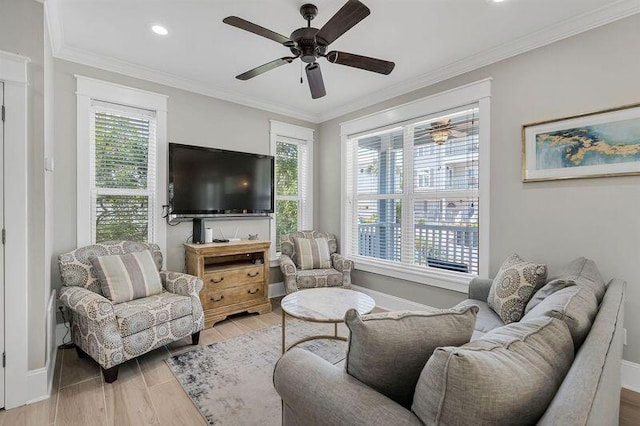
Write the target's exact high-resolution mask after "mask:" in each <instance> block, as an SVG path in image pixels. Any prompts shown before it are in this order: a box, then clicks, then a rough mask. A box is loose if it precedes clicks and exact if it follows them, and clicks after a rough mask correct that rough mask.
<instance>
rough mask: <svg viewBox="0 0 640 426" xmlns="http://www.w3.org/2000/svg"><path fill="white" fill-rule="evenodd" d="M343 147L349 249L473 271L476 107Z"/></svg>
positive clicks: (405, 125)
mask: <svg viewBox="0 0 640 426" xmlns="http://www.w3.org/2000/svg"><path fill="white" fill-rule="evenodd" d="M347 143H348V146H347V149H346V158H345V165H346V177H345V185H346V188H345V195H346V198H347V199H346V201H347V204H346V206H345V208H346V218H347V220H350V221H351V223H350V226H348V227H347V229H349V230H350V232H349V234H350V235H349V239H348V240H349V241H350V247H349V252H350V253H352V254H356V255H359V256H364V257H370V258H375V259H380V260H383V261H388V262H399V263H404V264H411V265H416V266H423V267H427V268H429V267H431V268H438V269H446V270H453V271H459V272H468V273H473V274H477V273H478V269H479V254H478V253H479V244H478V243H479V220H478V217H479V214H478V211H479V210H478V208H479V202H480V199H479V181H478V175H479V149H480V147H479V109H478V106H477V105H471V106H467V107H463V108H457V109H455V110H450V111H447V112H443V113H440V114H435V115H432V116H429V117H425V118H419V119H414V120H410V121H408V122H405V123H402V124H401V125H398V126H396V127H392V128H387V129H384V130H382V131H377V132H370V133H368V134H362V135H357V136H352V137H351V138H349V139H348V140H347Z"/></svg>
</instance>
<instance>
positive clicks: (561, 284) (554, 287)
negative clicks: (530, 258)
mask: <svg viewBox="0 0 640 426" xmlns="http://www.w3.org/2000/svg"><path fill="white" fill-rule="evenodd" d="M572 285H576V283H575V281H572V280H564V279H560V278H559V279H555V280H551V281H549V282H548V283H546V284H545V285H544V286H542V288H541V289H540V290H538V291H536V294H534V295H533V297H532V298H531V300H529V303H527V306H526V308H524V314H525V315H527V314H528V313H529V311H530V310H531V309H533V308H535V307H536V306H537V305H538V304H539V303H540V302H542V301H543V300H544V299H546V298H547V297H548V296H551V295H552V294H553V293H555V292H556V291H558V290H562V289H563V288H565V287H571V286H572Z"/></svg>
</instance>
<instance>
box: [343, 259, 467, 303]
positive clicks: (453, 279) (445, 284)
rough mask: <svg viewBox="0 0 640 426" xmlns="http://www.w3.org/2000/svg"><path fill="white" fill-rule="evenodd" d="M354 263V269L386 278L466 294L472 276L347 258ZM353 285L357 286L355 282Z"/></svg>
mask: <svg viewBox="0 0 640 426" xmlns="http://www.w3.org/2000/svg"><path fill="white" fill-rule="evenodd" d="M348 257H349V258H350V259H352V260H353V261H354V263H355V269H357V270H360V271H365V272H371V273H374V274H379V275H385V276H388V277H393V278H398V279H402V280H407V281H412V282H415V283H418V284H423V285H429V286H432V287H439V288H444V289H447V290H452V291H456V292H458V293H465V294H466V293H468V291H469V282H470V281H471V280H472V279H473V278H475V277H476V275H473V274H466V273H462V272H453V271H445V270H438V269H436V268H428V269H427V268H424V267H420V266H415V265H408V264H404V263H403V264H398V263H394V262H386V261H384V260H378V259H372V258H369V257H362V256H348ZM354 284H356V285H357V284H358V283H357V282H356V283H354Z"/></svg>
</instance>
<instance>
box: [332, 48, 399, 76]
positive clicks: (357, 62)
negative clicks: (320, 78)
mask: <svg viewBox="0 0 640 426" xmlns="http://www.w3.org/2000/svg"><path fill="white" fill-rule="evenodd" d="M325 57H326V58H327V60H328V61H329V62H332V63H334V64H340V65H346V66H348V67H354V68H360V69H361V70H366V71H373V72H377V73H380V74H385V75H388V74H390V73H391V71H393V68H394V67H395V66H396V64H394V63H393V62H389V61H383V60H382V59H376V58H370V57H368V56H360V55H355V54H353V53H346V52H339V51H337V50H333V51H331V52H329V53H327V54H326V55H325Z"/></svg>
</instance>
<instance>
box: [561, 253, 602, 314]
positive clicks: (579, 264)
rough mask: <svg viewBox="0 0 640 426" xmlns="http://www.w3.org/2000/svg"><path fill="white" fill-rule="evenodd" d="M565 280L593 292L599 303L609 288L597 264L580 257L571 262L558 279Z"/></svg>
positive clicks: (562, 270)
mask: <svg viewBox="0 0 640 426" xmlns="http://www.w3.org/2000/svg"><path fill="white" fill-rule="evenodd" d="M555 278H560V279H563V280H571V281H574V282H575V283H576V285H578V286H580V287H584V288H587V289H589V290H590V291H592V292H593V294H594V296H595V297H596V300H597V301H598V303H600V302H602V298H603V297H604V293H605V291H606V290H607V286H606V284H605V283H604V280H603V279H602V275H600V271H598V267H597V266H596V263H595V262H594V261H593V260H591V259H587V258H585V257H579V258H577V259H575V260H573V261H571V262H570V263H569V264H568V265H566V266H565V267H564V268H562V269H561V270H560V273H559V274H558V276H557V277H555Z"/></svg>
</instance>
